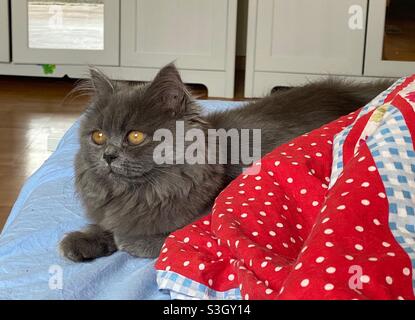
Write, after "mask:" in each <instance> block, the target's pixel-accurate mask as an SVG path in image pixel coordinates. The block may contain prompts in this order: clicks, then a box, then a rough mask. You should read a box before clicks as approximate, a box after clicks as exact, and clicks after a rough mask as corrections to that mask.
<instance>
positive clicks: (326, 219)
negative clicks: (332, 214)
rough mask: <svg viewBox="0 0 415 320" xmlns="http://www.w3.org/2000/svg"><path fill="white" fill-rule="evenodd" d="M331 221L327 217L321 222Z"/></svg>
mask: <svg viewBox="0 0 415 320" xmlns="http://www.w3.org/2000/svg"><path fill="white" fill-rule="evenodd" d="M329 221H330V218H325V219H324V220H323V221H322V222H321V223H323V224H324V223H327V222H329Z"/></svg>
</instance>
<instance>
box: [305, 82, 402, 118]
mask: <svg viewBox="0 0 415 320" xmlns="http://www.w3.org/2000/svg"><path fill="white" fill-rule="evenodd" d="M393 83H394V80H390V79H384V80H375V81H370V82H357V81H351V80H348V79H343V78H334V77H333V78H328V79H325V80H322V81H319V82H314V83H310V84H309V85H308V86H311V87H312V86H317V87H318V88H320V90H321V88H323V87H326V88H327V90H328V91H331V92H336V94H337V95H338V96H339V97H342V98H343V99H346V100H349V101H350V104H345V105H346V106H347V105H349V106H350V108H351V109H350V110H348V111H350V112H351V111H354V110H353V109H356V107H358V106H360V107H362V106H364V105H366V104H367V103H369V102H370V101H371V100H373V99H374V98H376V97H377V96H378V95H379V94H381V93H382V92H383V91H385V90H387V89H388V88H389V87H391V86H392V85H393ZM345 111H347V110H345Z"/></svg>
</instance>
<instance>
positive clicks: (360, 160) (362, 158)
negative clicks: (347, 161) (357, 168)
mask: <svg viewBox="0 0 415 320" xmlns="http://www.w3.org/2000/svg"><path fill="white" fill-rule="evenodd" d="M365 159H366V157H361V158H360V159H359V160H357V161H358V162H362V161H363V160H365Z"/></svg>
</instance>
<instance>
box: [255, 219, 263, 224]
mask: <svg viewBox="0 0 415 320" xmlns="http://www.w3.org/2000/svg"><path fill="white" fill-rule="evenodd" d="M256 222H258V224H264V222H262V220H257V221H256Z"/></svg>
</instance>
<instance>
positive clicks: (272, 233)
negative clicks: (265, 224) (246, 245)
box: [269, 230, 277, 237]
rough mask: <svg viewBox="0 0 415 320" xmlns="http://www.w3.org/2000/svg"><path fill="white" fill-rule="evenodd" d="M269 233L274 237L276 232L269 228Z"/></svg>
mask: <svg viewBox="0 0 415 320" xmlns="http://www.w3.org/2000/svg"><path fill="white" fill-rule="evenodd" d="M269 235H270V236H271V237H275V236H276V235H277V234H276V233H275V231H272V230H271V231H270V232H269Z"/></svg>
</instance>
